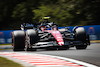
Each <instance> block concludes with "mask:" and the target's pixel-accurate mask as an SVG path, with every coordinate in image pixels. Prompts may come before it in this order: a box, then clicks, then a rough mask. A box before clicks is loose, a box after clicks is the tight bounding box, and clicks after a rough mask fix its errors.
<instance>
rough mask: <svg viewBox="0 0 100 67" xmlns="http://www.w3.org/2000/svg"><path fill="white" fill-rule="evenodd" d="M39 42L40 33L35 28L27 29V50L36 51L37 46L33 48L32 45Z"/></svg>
mask: <svg viewBox="0 0 100 67" xmlns="http://www.w3.org/2000/svg"><path fill="white" fill-rule="evenodd" d="M37 42H38V33H37V31H35V30H33V29H28V30H27V31H26V48H25V50H26V51H36V49H35V48H32V45H34V44H35V43H37Z"/></svg>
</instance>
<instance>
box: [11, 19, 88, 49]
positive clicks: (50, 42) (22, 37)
mask: <svg viewBox="0 0 100 67" xmlns="http://www.w3.org/2000/svg"><path fill="white" fill-rule="evenodd" d="M49 18H50V17H43V18H42V19H43V21H42V22H39V23H35V24H29V23H23V24H21V30H16V31H13V33H12V46H13V51H21V50H25V51H36V49H38V48H46V49H57V50H58V49H69V48H70V47H76V49H86V48H87V46H88V45H90V40H89V35H87V34H86V31H85V29H84V28H83V27H78V26H77V27H74V28H73V33H71V31H70V30H69V29H70V28H68V27H65V28H63V29H58V25H57V24H56V23H54V22H49V21H48V19H49Z"/></svg>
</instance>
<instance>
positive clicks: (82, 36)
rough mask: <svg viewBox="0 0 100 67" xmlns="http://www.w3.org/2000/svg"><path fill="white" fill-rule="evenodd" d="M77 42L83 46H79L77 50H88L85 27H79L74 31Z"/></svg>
mask: <svg viewBox="0 0 100 67" xmlns="http://www.w3.org/2000/svg"><path fill="white" fill-rule="evenodd" d="M74 34H75V40H76V41H81V42H82V43H81V45H77V46H76V49H86V48H87V45H88V44H87V40H86V39H87V35H86V31H85V29H84V28H83V27H78V28H76V29H75V30H74Z"/></svg>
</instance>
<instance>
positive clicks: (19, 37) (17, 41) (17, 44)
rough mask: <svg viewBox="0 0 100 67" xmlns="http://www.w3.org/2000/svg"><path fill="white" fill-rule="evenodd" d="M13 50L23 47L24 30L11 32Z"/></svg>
mask: <svg viewBox="0 0 100 67" xmlns="http://www.w3.org/2000/svg"><path fill="white" fill-rule="evenodd" d="M12 45H13V51H23V50H24V48H25V32H24V31H14V32H13V33H12Z"/></svg>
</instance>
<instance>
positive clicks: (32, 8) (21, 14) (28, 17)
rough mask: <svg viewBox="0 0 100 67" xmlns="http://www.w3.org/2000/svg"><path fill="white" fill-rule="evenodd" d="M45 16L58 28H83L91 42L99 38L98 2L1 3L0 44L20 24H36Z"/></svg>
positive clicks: (42, 0) (8, 0) (32, 0)
mask: <svg viewBox="0 0 100 67" xmlns="http://www.w3.org/2000/svg"><path fill="white" fill-rule="evenodd" d="M44 16H50V17H51V19H50V21H54V22H56V23H57V24H58V25H59V26H60V27H63V26H69V27H71V29H72V28H73V26H84V28H85V29H86V32H87V34H89V35H90V38H91V40H99V39H100V30H99V29H100V19H99V18H100V0H12V1H11V0H0V43H6V42H7V43H11V32H12V31H13V30H16V29H20V24H21V23H25V22H29V23H38V22H39V20H40V19H41V17H44Z"/></svg>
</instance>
